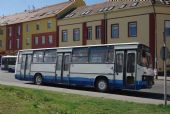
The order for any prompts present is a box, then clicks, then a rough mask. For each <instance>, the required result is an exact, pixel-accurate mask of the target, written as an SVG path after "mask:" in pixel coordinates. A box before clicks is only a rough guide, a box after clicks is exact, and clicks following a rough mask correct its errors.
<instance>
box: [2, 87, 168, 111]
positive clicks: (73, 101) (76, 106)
mask: <svg viewBox="0 0 170 114" xmlns="http://www.w3.org/2000/svg"><path fill="white" fill-rule="evenodd" d="M0 114H170V106H167V107H165V106H163V105H147V104H138V103H131V102H123V101H117V100H110V99H104V98H94V97H87V96H80V95H73V94H65V93H58V92H50V91H43V90H36V89H25V88H19V87H8V86H2V85H0Z"/></svg>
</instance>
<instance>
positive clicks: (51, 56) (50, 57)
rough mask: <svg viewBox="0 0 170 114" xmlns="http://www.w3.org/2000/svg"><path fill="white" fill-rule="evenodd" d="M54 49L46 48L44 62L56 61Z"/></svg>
mask: <svg viewBox="0 0 170 114" xmlns="http://www.w3.org/2000/svg"><path fill="white" fill-rule="evenodd" d="M56 56H57V53H56V50H46V51H45V54H44V62H45V63H56Z"/></svg>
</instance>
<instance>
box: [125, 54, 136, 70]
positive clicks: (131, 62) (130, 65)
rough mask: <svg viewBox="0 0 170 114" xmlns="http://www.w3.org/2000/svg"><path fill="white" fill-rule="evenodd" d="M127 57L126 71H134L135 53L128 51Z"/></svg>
mask: <svg viewBox="0 0 170 114" xmlns="http://www.w3.org/2000/svg"><path fill="white" fill-rule="evenodd" d="M127 59H128V60H127V72H128V73H133V72H135V53H128V57H127Z"/></svg>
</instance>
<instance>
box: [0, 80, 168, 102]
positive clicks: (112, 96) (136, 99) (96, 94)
mask: <svg viewBox="0 0 170 114" xmlns="http://www.w3.org/2000/svg"><path fill="white" fill-rule="evenodd" d="M0 84H2V85H9V86H18V87H24V88H34V89H41V90H48V91H56V92H62V93H71V94H78V95H84V96H91V97H99V98H106V99H114V100H121V101H128V102H136V103H144V104H156V105H159V104H163V103H164V102H163V100H155V99H148V98H139V97H131V96H123V95H115V94H107V93H99V92H90V91H82V90H72V89H65V88H57V87H48V86H38V85H29V84H19V83H16V82H12V83H11V82H10V83H9V82H2V81H0ZM168 104H169V105H170V101H168Z"/></svg>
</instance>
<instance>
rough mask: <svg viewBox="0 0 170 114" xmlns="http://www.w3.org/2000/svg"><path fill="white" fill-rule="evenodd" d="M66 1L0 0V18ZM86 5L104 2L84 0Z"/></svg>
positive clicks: (100, 0)
mask: <svg viewBox="0 0 170 114" xmlns="http://www.w3.org/2000/svg"><path fill="white" fill-rule="evenodd" d="M66 1H68V0H9V1H8V0H1V3H0V16H3V15H4V16H6V15H11V14H15V13H19V12H23V11H24V10H25V9H32V8H33V7H35V8H40V7H44V6H48V5H52V4H57V3H61V2H66ZM84 1H85V2H86V4H87V5H91V4H96V3H101V2H104V1H106V0H84Z"/></svg>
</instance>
